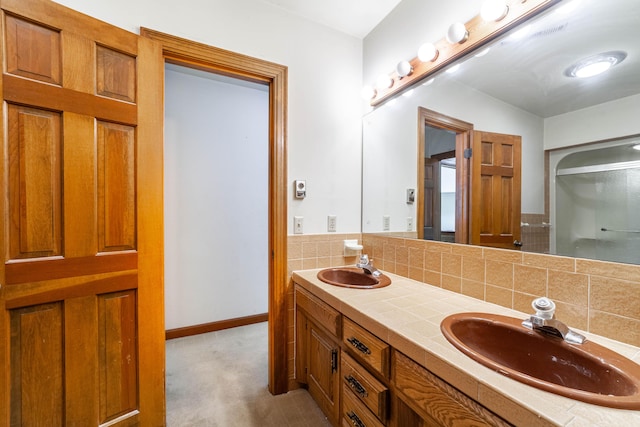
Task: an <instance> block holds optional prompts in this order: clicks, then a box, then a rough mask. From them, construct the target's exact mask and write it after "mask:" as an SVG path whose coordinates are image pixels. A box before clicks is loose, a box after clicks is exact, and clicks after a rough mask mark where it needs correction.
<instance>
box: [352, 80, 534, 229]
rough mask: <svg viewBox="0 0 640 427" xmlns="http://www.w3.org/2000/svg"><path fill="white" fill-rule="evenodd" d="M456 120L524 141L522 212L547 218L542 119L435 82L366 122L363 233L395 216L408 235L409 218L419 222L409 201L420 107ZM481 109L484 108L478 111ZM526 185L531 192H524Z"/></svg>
mask: <svg viewBox="0 0 640 427" xmlns="http://www.w3.org/2000/svg"><path fill="white" fill-rule="evenodd" d="M419 106H421V107H425V108H428V109H430V110H434V111H437V112H439V113H441V114H444V115H447V116H451V117H455V118H457V119H459V120H463V121H465V122H468V123H472V124H473V125H474V129H475V130H483V131H488V132H496V133H506V134H512V135H520V136H521V137H522V158H523V159H526V161H523V162H522V182H523V191H522V212H524V213H544V172H543V171H544V152H543V131H544V126H543V120H542V118H540V117H538V116H536V115H534V114H531V113H528V112H526V111H523V110H520V109H518V108H516V107H514V106H512V105H510V104H507V103H505V102H503V101H500V100H497V99H495V98H492V97H489V96H487V95H486V94H484V93H482V92H479V91H477V90H474V89H472V88H469V87H468V86H465V85H461V84H459V83H457V82H455V81H452V80H451V79H447V78H446V74H442V75H441V76H438V77H436V79H435V81H434V82H433V83H432V84H430V85H428V86H423V85H420V86H417V87H416V88H415V89H414V92H413V94H412V95H411V96H410V97H405V96H400V97H398V98H396V99H395V100H393V101H392V102H388V103H386V104H384V105H382V106H380V107H378V108H377V109H375V110H374V111H372V112H370V113H368V114H367V115H366V116H365V117H364V119H363V162H364V166H363V185H362V187H363V190H362V198H363V208H362V209H363V212H364V218H363V231H364V232H380V231H382V216H383V215H389V216H390V217H391V230H390V231H395V232H398V231H405V230H406V218H407V217H413V218H415V217H416V209H417V207H416V204H415V203H414V204H412V205H409V204H407V203H406V202H405V191H406V189H407V188H415V187H416V185H417V167H418V166H417V165H418V163H417V159H416V156H417V140H418V129H417V118H418V107H419ZM478 106H481V107H478ZM525 186H526V187H525Z"/></svg>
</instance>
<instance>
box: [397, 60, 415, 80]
mask: <svg viewBox="0 0 640 427" xmlns="http://www.w3.org/2000/svg"><path fill="white" fill-rule="evenodd" d="M396 72H397V73H398V76H399V77H400V78H403V77H406V76H409V75H411V73H413V67H412V66H411V64H410V63H409V61H400V62H398V65H396Z"/></svg>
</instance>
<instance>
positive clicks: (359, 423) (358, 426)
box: [347, 411, 367, 427]
mask: <svg viewBox="0 0 640 427" xmlns="http://www.w3.org/2000/svg"><path fill="white" fill-rule="evenodd" d="M347 417H349V419H350V420H351V423H352V424H353V425H354V426H355V427H367V426H366V425H365V423H363V422H362V420H360V417H358V416H357V415H356V414H355V412H353V411H349V412H347Z"/></svg>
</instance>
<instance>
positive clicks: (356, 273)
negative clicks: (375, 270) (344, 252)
mask: <svg viewBox="0 0 640 427" xmlns="http://www.w3.org/2000/svg"><path fill="white" fill-rule="evenodd" d="M318 279H320V280H322V281H323V282H324V283H328V284H330V285H335V286H343V287H345V288H360V289H373V288H382V287H385V286H388V285H390V284H391V279H390V278H389V276H386V275H384V274H381V275H380V276H378V277H374V276H372V275H371V274H366V273H365V272H364V271H363V270H362V269H361V268H355V267H339V268H325V269H324V270H320V271H319V272H318Z"/></svg>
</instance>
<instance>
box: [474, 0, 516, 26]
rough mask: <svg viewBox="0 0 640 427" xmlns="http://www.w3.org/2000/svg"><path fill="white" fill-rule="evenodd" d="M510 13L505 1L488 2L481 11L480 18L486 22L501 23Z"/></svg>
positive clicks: (487, 0)
mask: <svg viewBox="0 0 640 427" xmlns="http://www.w3.org/2000/svg"><path fill="white" fill-rule="evenodd" d="M507 13H509V6H507V2H506V1H505V0H486V1H485V2H484V3H483V4H482V8H481V9H480V16H481V17H482V19H483V20H484V21H486V22H492V21H499V20H501V19H502V18H504V17H505V16H507Z"/></svg>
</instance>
